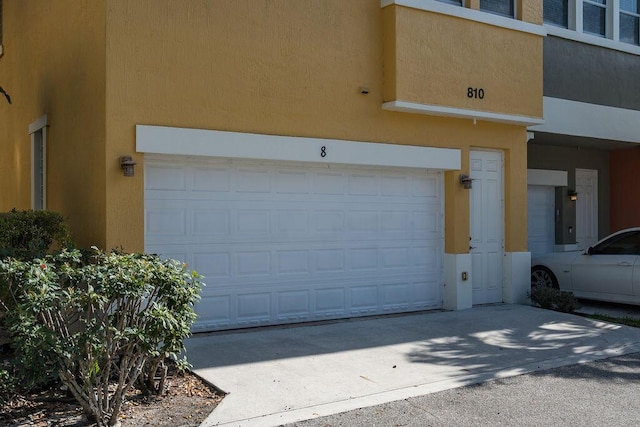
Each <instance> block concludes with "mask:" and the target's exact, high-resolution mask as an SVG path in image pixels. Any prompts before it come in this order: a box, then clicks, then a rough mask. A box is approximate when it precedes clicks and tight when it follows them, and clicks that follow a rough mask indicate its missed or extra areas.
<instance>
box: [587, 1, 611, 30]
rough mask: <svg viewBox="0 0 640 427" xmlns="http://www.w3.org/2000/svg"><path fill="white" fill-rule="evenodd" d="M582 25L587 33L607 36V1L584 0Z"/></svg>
mask: <svg viewBox="0 0 640 427" xmlns="http://www.w3.org/2000/svg"><path fill="white" fill-rule="evenodd" d="M582 19H583V22H582V25H583V30H584V32H585V33H590V34H595V35H598V36H601V37H604V36H605V35H606V34H607V32H606V31H607V26H606V22H607V0H582Z"/></svg>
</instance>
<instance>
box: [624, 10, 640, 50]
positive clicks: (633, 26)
mask: <svg viewBox="0 0 640 427" xmlns="http://www.w3.org/2000/svg"><path fill="white" fill-rule="evenodd" d="M639 39H640V18H638V17H637V16H633V15H626V14H624V13H621V14H620V41H621V42H625V43H631V44H640V40H639Z"/></svg>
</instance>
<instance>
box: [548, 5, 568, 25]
mask: <svg viewBox="0 0 640 427" xmlns="http://www.w3.org/2000/svg"><path fill="white" fill-rule="evenodd" d="M543 8H544V9H543V10H544V22H545V23H546V24H553V25H557V26H559V27H563V28H568V27H569V0H544V5H543Z"/></svg>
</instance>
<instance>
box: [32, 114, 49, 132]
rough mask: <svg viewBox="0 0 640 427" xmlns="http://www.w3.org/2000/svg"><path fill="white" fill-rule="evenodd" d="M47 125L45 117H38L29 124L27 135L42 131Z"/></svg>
mask: <svg viewBox="0 0 640 427" xmlns="http://www.w3.org/2000/svg"><path fill="white" fill-rule="evenodd" d="M48 125H49V121H48V120H47V115H46V114H45V115H43V116H40V117H38V119H37V120H35V121H34V122H33V123H31V124H30V125H29V135H31V134H32V133H34V132H37V131H39V130H40V129H42V128H43V127H46V126H48Z"/></svg>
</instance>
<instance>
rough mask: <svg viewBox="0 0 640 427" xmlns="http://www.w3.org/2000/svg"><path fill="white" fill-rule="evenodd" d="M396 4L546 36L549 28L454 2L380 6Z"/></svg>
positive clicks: (398, 0)
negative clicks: (457, 4) (461, 5)
mask: <svg viewBox="0 0 640 427" xmlns="http://www.w3.org/2000/svg"><path fill="white" fill-rule="evenodd" d="M391 5H396V6H404V7H409V8H412V9H417V10H423V11H426V12H433V13H439V14H442V15H448V16H454V17H456V18H462V19H467V20H469V21H475V22H480V23H482V24H487V25H493V26H494V27H500V28H506V29H508V30H513V31H519V32H522V33H529V34H535V35H537V36H542V37H544V36H546V35H547V30H546V29H545V28H544V26H542V25H536V24H531V23H529V22H524V21H520V20H517V19H513V18H507V17H504V16H500V15H494V14H492V13H489V12H485V11H480V10H475V9H469V8H468V7H460V6H456V5H453V4H448V3H442V2H438V1H436V0H381V1H380V7H381V8H385V7H387V6H391Z"/></svg>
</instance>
